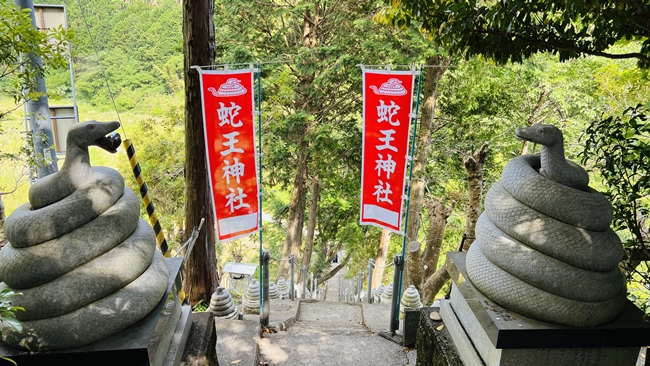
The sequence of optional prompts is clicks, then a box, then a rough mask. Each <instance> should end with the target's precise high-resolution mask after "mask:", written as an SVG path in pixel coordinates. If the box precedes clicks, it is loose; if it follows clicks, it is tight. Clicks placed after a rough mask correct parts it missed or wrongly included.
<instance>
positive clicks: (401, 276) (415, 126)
mask: <svg viewBox="0 0 650 366" xmlns="http://www.w3.org/2000/svg"><path fill="white" fill-rule="evenodd" d="M411 70H413V73H415V66H414V65H413V66H411ZM421 86H422V65H420V72H419V75H418V94H417V99H416V101H415V118H414V122H413V134H412V143H411V165H410V167H409V180H408V182H409V184H408V189H407V193H406V196H407V204H406V216H405V217H404V241H403V242H402V261H403V262H406V240H407V239H408V238H407V234H408V223H409V207H410V206H411V179H412V178H413V160H414V159H415V143H416V140H415V139H416V137H417V131H418V113H419V112H420V87H421ZM415 240H417V233H416V238H415ZM404 267H405V266H404V265H402V266H401V268H400V274H399V292H398V293H397V306H399V304H400V303H401V300H402V283H403V282H404ZM393 296H395V294H393ZM396 314H397V315H396V316H397V320H398V321H399V311H397V312H396Z"/></svg>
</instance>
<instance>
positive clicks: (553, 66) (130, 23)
mask: <svg viewBox="0 0 650 366" xmlns="http://www.w3.org/2000/svg"><path fill="white" fill-rule="evenodd" d="M45 3H53V4H54V3H56V4H61V2H50V1H46V2H45ZM290 3H292V4H295V6H294V7H292V8H282V7H268V6H264V5H263V3H250V2H247V1H221V0H217V1H216V3H215V18H214V19H215V33H216V41H217V42H216V52H217V55H216V63H217V64H220V63H237V62H245V63H248V62H255V61H257V60H260V61H263V62H266V61H270V62H272V63H269V64H266V65H263V66H262V94H263V101H262V110H263V117H262V118H263V122H262V124H263V126H262V129H263V135H262V140H263V147H264V171H265V174H264V178H263V184H264V190H265V193H264V196H263V199H264V207H265V213H266V215H265V216H266V217H267V218H268V220H266V221H265V223H264V234H263V235H264V245H265V248H266V249H270V250H271V254H272V256H273V257H275V258H280V257H282V255H283V253H282V252H283V246H284V244H285V242H286V240H287V239H286V237H287V235H286V233H287V230H288V227H287V226H288V223H289V222H292V221H295V220H298V221H301V224H300V225H299V227H298V228H297V230H298V232H299V233H300V235H299V236H300V237H301V238H304V246H301V245H299V246H298V248H299V250H298V252H297V254H298V257H299V258H304V254H305V250H306V249H305V246H307V245H311V246H313V256H311V258H310V260H309V261H308V263H309V267H310V270H309V271H310V272H312V273H317V274H322V275H324V274H326V273H327V272H328V271H329V263H330V261H331V259H332V258H333V255H334V253H338V252H340V251H344V252H345V254H346V255H345V259H347V260H346V261H345V263H346V265H347V266H348V267H349V268H350V271H349V273H350V274H356V273H357V272H358V271H359V270H362V271H364V272H367V271H366V268H367V264H368V260H369V259H371V258H373V259H374V258H376V257H377V255H378V248H379V246H380V245H379V244H380V241H381V237H382V231H381V230H379V229H377V228H374V227H362V226H359V224H358V222H359V219H358V215H359V208H358V204H359V191H360V187H359V184H360V165H361V164H360V158H361V156H360V141H361V122H360V119H361V108H360V106H361V87H360V80H361V70H360V68H359V67H357V64H359V63H363V64H373V65H386V64H393V65H410V64H411V63H415V64H424V65H426V66H425V68H424V78H425V80H426V78H427V77H431V75H432V74H433V73H435V72H436V71H440V70H441V69H442V68H444V71H443V72H442V73H440V75H439V76H440V79H439V81H438V82H437V85H436V86H437V100H436V105H435V107H436V108H435V117H433V121H434V125H433V126H432V127H433V128H432V129H431V135H430V136H429V137H428V141H427V144H428V146H429V155H428V159H426V164H425V167H424V169H423V172H422V174H421V175H419V176H417V177H416V180H419V181H420V182H421V183H422V184H423V186H424V191H425V194H424V196H425V197H424V202H426V203H427V204H425V205H424V206H425V209H424V210H423V211H422V212H416V213H415V214H414V216H412V217H411V220H419V221H420V222H421V226H420V228H419V229H418V233H417V237H418V240H417V243H419V245H420V247H421V248H423V249H424V248H425V247H426V246H427V245H429V243H430V242H438V243H439V245H441V248H442V252H446V251H450V250H456V248H457V247H458V246H459V243H460V242H461V240H462V236H463V233H465V232H466V220H465V218H466V212H467V209H468V205H469V204H470V202H469V201H470V199H469V197H468V181H467V179H468V177H467V171H466V167H465V165H464V158H466V157H468V156H472V155H473V154H474V153H475V152H477V151H479V150H480V149H481V147H483V146H484V143H485V142H487V143H488V144H489V145H488V146H489V147H488V151H489V153H487V154H486V155H485V162H484V163H485V165H484V168H482V169H481V170H482V174H483V176H482V185H483V187H482V190H483V191H486V190H487V189H488V188H489V187H490V185H491V184H492V183H493V182H495V181H496V180H498V179H499V177H500V173H501V169H502V168H503V166H504V164H505V162H507V161H508V160H509V159H510V158H512V157H514V156H516V155H518V154H520V153H521V151H522V143H521V142H520V141H518V140H516V139H515V138H514V129H515V128H516V127H519V126H526V125H531V124H533V123H542V122H543V123H550V124H554V125H556V126H558V127H560V128H561V129H562V130H563V132H564V134H565V144H566V147H567V156H568V158H570V159H572V160H574V161H579V160H581V156H580V154H581V153H582V152H583V148H584V145H585V140H586V138H587V137H585V136H583V133H584V131H585V130H587V129H588V128H589V127H590V126H592V125H593V122H594V121H602V120H606V119H607V118H610V117H613V116H614V117H616V116H622V115H623V114H624V111H625V110H626V109H627V108H629V107H634V106H636V105H637V104H642V105H646V104H647V103H648V95H650V94H649V93H648V92H649V91H650V90H649V89H650V82H649V81H648V75H647V72H646V71H645V70H643V69H640V68H638V67H636V65H635V61H634V60H610V59H605V58H599V57H582V58H576V59H569V60H566V61H564V62H560V61H559V59H558V57H557V56H554V55H551V54H546V53H542V54H535V55H533V56H532V57H530V58H528V59H526V60H524V61H523V62H521V63H516V64H512V63H508V64H506V65H496V64H494V63H493V62H492V61H490V60H486V59H484V58H482V57H478V56H473V57H468V58H467V59H464V58H460V57H454V58H449V57H448V56H447V54H446V52H445V51H444V50H441V49H437V48H435V47H433V46H432V44H431V43H430V42H429V39H428V38H427V37H426V36H425V35H423V34H422V33H420V32H419V31H418V30H417V24H415V25H414V26H413V27H409V28H406V29H396V28H393V27H389V26H385V25H382V24H380V22H378V21H377V20H381V19H377V17H376V14H377V12H378V11H379V10H380V9H381V8H382V7H383V6H384V4H383V3H382V2H373V1H369V2H364V3H363V4H361V5H349V6H343V5H341V6H339V7H338V8H334V10H333V11H332V13H333V14H332V13H330V14H321V16H322V18H323V19H329V23H327V24H324V25H323V31H322V33H321V35H322V37H323V38H322V39H313V40H307V41H305V40H304V39H302V38H301V37H299V36H300V34H301V32H302V29H300V28H299V27H298V28H296V27H295V26H294V27H293V28H295V29H293V31H292V32H287V33H283V35H280V34H281V33H279V32H277V28H278V27H280V25H278V24H279V23H280V22H281V21H286V22H287V23H289V24H294V25H295V24H302V23H301V22H300V20H302V19H300V18H301V16H302V15H303V14H305V12H304V8H305V7H308V6H311V4H310V2H301V1H296V2H290ZM63 5H65V6H66V9H67V13H68V20H69V24H70V28H71V29H73V30H74V31H75V39H74V43H73V45H72V49H73V58H72V60H73V67H74V72H75V83H76V85H75V89H76V93H77V99H78V102H79V110H80V117H81V120H82V121H83V120H90V119H96V120H101V121H107V120H116V119H117V118H118V116H117V114H116V112H115V110H114V105H113V100H112V99H111V97H110V96H109V92H108V88H107V87H106V84H105V82H108V84H109V85H110V88H111V90H112V92H113V97H114V102H115V106H116V107H117V110H118V111H119V113H120V119H121V121H122V122H123V125H124V132H126V137H128V138H130V139H132V140H133V143H134V146H135V148H136V150H137V152H138V156H139V160H140V163H141V166H142V170H143V174H144V176H145V179H146V181H147V184H148V186H149V189H150V193H151V194H152V197H153V200H154V203H155V205H156V209H157V211H158V213H159V215H160V216H161V224H162V226H163V229H164V231H165V233H166V236H167V239H168V241H169V242H170V243H172V248H174V247H175V248H178V247H179V244H180V243H181V241H182V237H183V230H185V228H184V224H183V220H184V206H183V205H184V202H185V199H184V195H185V188H184V184H185V181H184V165H185V162H184V158H185V156H184V154H183V152H184V120H183V118H184V113H183V89H184V85H183V39H182V6H181V5H180V4H179V3H178V2H177V1H170V0H159V1H144V0H133V1H127V2H125V1H121V0H120V1H116V0H93V1H84V2H81V3H80V2H74V1H69V0H66V1H64V2H63ZM80 6H82V7H83V13H84V15H85V17H86V19H85V20H84V18H83V17H82V12H81V8H80ZM328 16H329V17H330V18H327V17H328ZM373 17H374V19H373ZM85 21H87V22H88V25H89V29H86V25H85ZM89 31H90V32H91V33H92V36H93V38H94V43H95V45H96V48H97V52H98V55H99V59H98V58H97V55H96V54H95V49H94V48H93V44H92V42H91V38H90V34H89ZM296 35H298V37H296ZM292 37H293V39H292ZM296 38H299V39H298V40H296ZM305 42H313V43H314V44H318V45H319V47H317V48H316V47H310V45H309V44H308V43H305ZM296 44H298V46H296ZM638 47H639V42H638V41H634V40H630V41H624V42H619V43H617V44H616V45H615V46H614V48H615V51H618V52H633V51H634V50H636V49H638ZM100 60H101V65H100ZM432 60H435V61H436V63H435V64H433V63H430V62H431V61H432ZM445 61H446V62H448V64H445V63H444V62H445ZM102 65H103V69H104V70H102ZM46 80H47V81H46V82H47V87H48V91H49V94H50V105H67V104H69V103H70V101H71V86H70V83H69V80H68V74H67V70H65V69H63V70H50V72H49V75H48V77H47V79H46ZM9 83H10V80H9V79H5V78H3V79H0V90H6V89H7V88H8V85H9ZM424 97H426V95H424V96H423V100H422V102H423V103H424ZM12 108H13V98H12V97H11V95H9V94H7V93H5V94H0V110H1V111H6V110H10V109H12ZM297 111H300V112H297ZM0 123H1V130H0V132H1V133H2V145H1V146H0V151H2V152H15V151H18V150H19V149H20V148H21V147H22V146H23V145H24V137H25V135H24V125H23V118H22V113H21V110H20V109H18V110H16V111H14V112H13V113H11V114H9V115H8V116H5V117H4V118H2V119H1V120H0ZM646 136H647V135H646ZM123 137H124V136H123ZM537 149H538V150H539V148H537ZM530 150H534V147H531V148H530ZM91 154H92V161H93V164H94V165H108V166H112V167H115V168H116V169H118V170H119V171H120V172H122V174H123V175H124V176H125V177H127V179H126V181H127V182H128V184H129V185H130V186H131V187H132V188H135V186H136V184H135V181H134V180H132V179H129V178H130V177H131V173H130V167H129V164H128V160H127V158H126V154H125V153H124V152H123V151H120V152H119V153H118V154H116V155H108V154H106V153H104V152H101V151H91ZM303 163H304V164H303ZM586 163H587V168H592V167H593V164H594V162H593V161H587V162H586ZM0 164H2V165H0V173H1V174H0V198H1V199H2V202H3V203H4V205H5V206H6V213H7V214H10V213H11V211H13V209H15V208H16V207H17V206H18V205H20V204H22V203H24V202H25V201H26V200H27V190H28V187H29V184H28V183H27V179H26V176H25V174H24V173H25V169H24V166H25V164H24V161H20V160H15V159H5V160H3V161H2V162H0ZM299 166H304V167H305V169H304V171H298V167H299ZM297 180H302V182H303V183H302V184H300V185H296V184H295V182H296V181H297ZM592 182H593V183H592V185H593V186H594V187H595V188H596V189H599V190H603V191H607V190H608V189H609V188H608V187H607V186H606V185H605V184H603V183H602V179H601V178H600V176H599V175H598V172H597V171H596V170H595V169H594V170H593V171H592ZM297 186H299V187H300V189H302V191H301V192H298V194H301V195H302V196H303V197H304V200H303V201H302V206H301V207H297V208H294V211H297V213H296V212H293V213H292V212H291V211H292V210H291V207H290V203H291V201H292V195H293V194H295V192H294V191H295V187H297ZM640 202H641V204H642V205H645V207H646V208H647V207H648V206H649V205H650V204H649V203H648V198H647V197H645V198H644V197H641V201H640ZM436 204H437V205H439V207H443V208H446V209H447V210H448V211H447V213H446V214H445V215H443V216H446V217H444V218H443V222H444V225H443V230H442V231H438V232H437V234H435V233H434V232H433V231H432V230H430V228H431V227H432V225H433V222H434V221H435V220H436V218H435V217H434V205H436ZM427 207H428V209H427ZM292 214H293V215H294V216H295V215H298V217H293V218H291V220H290V215H292ZM143 215H146V213H145V212H144V210H143ZM310 223H311V224H312V225H309V224H310ZM303 224H304V225H303ZM303 226H304V229H303ZM646 227H647V226H646ZM190 229H191V228H190ZM620 229H621V230H619V231H618V232H619V234H620V235H621V236H622V238H623V240H624V241H625V242H628V241H629V239H630V237H631V235H630V233H629V232H628V231H626V228H625V227H624V226H621V227H620ZM436 235H437V236H436ZM298 242H299V243H302V240H298ZM409 244H411V243H409ZM401 247H402V237H400V236H397V235H391V236H390V245H389V246H388V247H387V253H386V255H385V257H387V258H388V262H390V259H391V258H392V257H393V256H394V255H395V254H397V253H399V252H401ZM216 251H217V260H218V263H219V268H220V269H221V268H223V265H224V264H225V263H226V262H229V261H243V262H252V263H256V262H257V253H258V241H257V238H255V237H251V238H250V239H248V240H246V239H241V240H235V241H232V242H228V243H225V244H218V245H217V247H216ZM341 259H344V258H341ZM437 261H438V262H439V263H438V264H437V266H436V268H439V267H440V266H441V265H442V264H443V262H444V256H440V257H439V259H437ZM272 265H273V266H274V267H275V268H274V269H276V268H277V267H278V262H277V261H272ZM425 270H428V272H431V271H433V270H435V269H434V268H430V269H425ZM639 270H640V272H647V268H646V267H645V263H643V264H642V265H641V267H640V269H639ZM278 271H279V272H278V273H281V268H278ZM385 271H386V272H385V273H384V275H383V279H382V280H383V283H384V284H387V283H388V282H390V281H391V279H392V275H391V271H392V269H391V268H388V269H386V270H385ZM271 273H275V271H272V272H271ZM366 274H367V273H366ZM631 276H632V275H631ZM272 279H274V278H272ZM375 282H376V281H375ZM642 285H643V284H641V285H640V287H634V285H632V286H631V287H630V290H631V296H632V297H633V299H634V300H636V302H637V305H639V306H642V307H647V303H648V299H647V298H648V295H647V292H648V291H647V290H644V287H643V286H642ZM434 295H435V294H433V295H431V296H434Z"/></svg>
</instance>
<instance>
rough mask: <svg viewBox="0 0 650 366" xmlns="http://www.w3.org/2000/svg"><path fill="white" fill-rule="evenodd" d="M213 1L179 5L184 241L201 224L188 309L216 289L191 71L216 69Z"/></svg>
mask: <svg viewBox="0 0 650 366" xmlns="http://www.w3.org/2000/svg"><path fill="white" fill-rule="evenodd" d="M213 14H214V1H213V0H183V51H184V54H185V60H184V78H185V174H186V178H185V195H186V203H185V235H184V236H185V240H187V239H188V237H189V235H190V233H191V231H192V229H194V228H195V227H198V225H199V223H200V222H201V219H202V218H205V225H203V229H202V230H201V232H200V233H199V236H198V239H197V241H196V244H195V246H194V250H193V251H192V253H191V255H190V257H189V259H188V261H187V263H186V264H185V272H186V274H185V286H184V287H185V292H186V293H187V294H188V296H189V299H190V303H191V304H195V303H196V302H198V301H200V300H203V301H204V302H205V303H207V302H208V301H209V300H210V297H211V296H212V293H213V292H214V291H215V290H216V289H217V286H218V285H219V278H218V274H217V263H216V253H215V232H214V213H213V211H212V202H211V194H210V186H209V182H208V179H207V178H208V176H207V173H206V172H207V164H206V158H205V143H204V138H203V116H202V110H203V109H202V108H201V95H200V90H201V89H200V86H199V75H198V73H197V72H196V70H192V69H190V66H193V65H212V64H213V63H214V52H215V51H214V46H215V45H214V21H213Z"/></svg>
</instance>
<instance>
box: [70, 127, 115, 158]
mask: <svg viewBox="0 0 650 366" xmlns="http://www.w3.org/2000/svg"><path fill="white" fill-rule="evenodd" d="M119 127H120V123H119V122H117V121H111V122H98V121H87V122H83V123H77V124H74V125H73V126H72V127H70V130H69V131H68V139H67V144H68V146H79V147H81V148H86V149H87V148H88V146H99V147H101V148H102V149H104V150H106V151H108V152H111V153H115V152H117V148H118V147H119V146H120V144H121V143H122V140H121V138H120V135H119V134H118V133H117V132H115V133H111V132H113V131H115V130H117V129H118V128H119Z"/></svg>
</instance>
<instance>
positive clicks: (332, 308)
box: [260, 301, 409, 366]
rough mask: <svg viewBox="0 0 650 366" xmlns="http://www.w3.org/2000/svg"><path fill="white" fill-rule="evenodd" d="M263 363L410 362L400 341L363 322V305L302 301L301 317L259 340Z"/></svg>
mask: <svg viewBox="0 0 650 366" xmlns="http://www.w3.org/2000/svg"><path fill="white" fill-rule="evenodd" d="M260 356H261V362H260V364H262V365H269V366H270V365H286V366H304V365H323V366H328V365H331V366H338V365H360V366H363V365H368V366H370V365H396V366H398V365H408V364H409V359H408V356H407V355H406V353H405V351H404V349H403V348H402V347H401V346H399V345H398V344H396V343H394V342H391V341H389V340H386V339H384V338H382V337H379V336H377V335H375V334H374V333H373V332H372V331H371V330H370V329H369V328H368V327H366V326H365V325H364V321H363V309H362V306H361V304H358V303H357V304H355V303H343V302H329V301H326V302H320V301H314V302H310V301H301V303H300V313H299V315H298V319H297V321H296V322H294V323H293V325H292V326H291V327H289V329H287V331H280V332H277V333H268V334H265V335H264V337H263V338H262V339H261V340H260Z"/></svg>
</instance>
